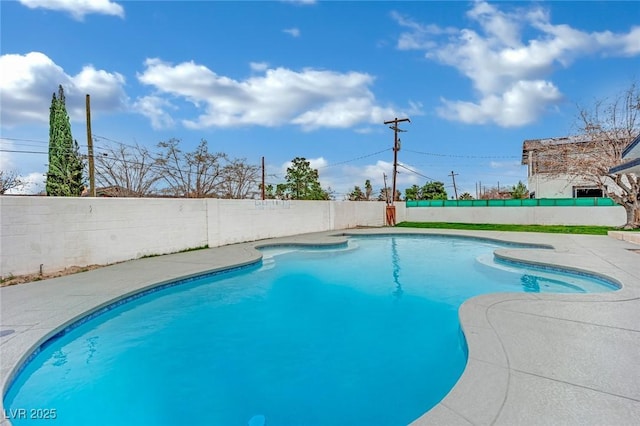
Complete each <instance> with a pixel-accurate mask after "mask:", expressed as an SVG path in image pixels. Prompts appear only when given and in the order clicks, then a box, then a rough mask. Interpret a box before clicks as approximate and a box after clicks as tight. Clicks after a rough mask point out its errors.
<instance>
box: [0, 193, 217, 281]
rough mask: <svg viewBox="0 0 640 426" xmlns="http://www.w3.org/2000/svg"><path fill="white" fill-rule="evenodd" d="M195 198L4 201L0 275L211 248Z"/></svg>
mask: <svg viewBox="0 0 640 426" xmlns="http://www.w3.org/2000/svg"><path fill="white" fill-rule="evenodd" d="M206 226H207V222H206V203H205V202H204V200H197V199H180V200H169V199H145V200H140V199H133V198H121V199H114V198H66V197H10V196H2V197H0V227H1V236H0V267H1V269H0V275H1V276H3V277H4V276H7V275H10V274H14V275H18V274H27V273H35V272H38V271H39V268H40V265H41V264H42V265H43V271H44V272H52V271H57V270H61V269H64V268H66V267H69V266H86V265H91V264H106V263H112V262H117V261H122V260H128V259H134V258H138V257H141V256H144V255H152V254H164V253H171V252H176V251H180V250H184V249H188V248H193V247H201V246H204V245H206V244H207V233H206V232H205V231H204V230H206Z"/></svg>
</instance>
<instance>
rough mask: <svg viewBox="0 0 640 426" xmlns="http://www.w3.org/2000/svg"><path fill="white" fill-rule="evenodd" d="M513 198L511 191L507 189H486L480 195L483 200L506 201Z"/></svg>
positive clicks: (493, 187)
mask: <svg viewBox="0 0 640 426" xmlns="http://www.w3.org/2000/svg"><path fill="white" fill-rule="evenodd" d="M509 198H512V197H511V190H510V189H509V188H507V187H501V188H498V187H496V186H492V187H491V188H488V189H487V188H485V189H484V190H483V191H482V194H480V199H481V200H505V199H509Z"/></svg>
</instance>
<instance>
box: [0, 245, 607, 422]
mask: <svg viewBox="0 0 640 426" xmlns="http://www.w3.org/2000/svg"><path fill="white" fill-rule="evenodd" d="M501 247H502V246H501V245H499V244H494V243H488V242H483V241H480V240H473V239H463V238H444V237H410V236H404V237H376V238H373V237H367V238H352V239H351V240H350V242H349V245H348V246H345V247H341V248H339V249H334V250H326V249H315V250H310V249H306V250H304V249H302V250H293V249H289V248H273V249H266V250H264V253H265V259H264V261H263V263H262V264H260V265H258V266H255V267H251V268H246V269H243V270H239V271H234V272H229V273H225V274H220V275H217V276H213V277H208V278H202V279H196V280H193V281H190V282H188V283H185V284H181V285H178V286H174V287H170V288H165V289H163V290H160V291H157V292H154V293H152V294H149V295H147V296H144V297H141V298H138V299H136V300H133V301H131V302H130V303H126V304H122V305H120V306H118V307H115V308H114V309H112V310H110V311H108V312H107V313H105V314H103V315H100V316H98V317H95V318H93V319H91V320H89V321H86V322H84V323H83V324H82V325H79V326H78V327H75V328H72V329H71V330H70V331H69V332H68V333H66V334H64V335H63V336H61V337H60V338H58V339H55V340H54V341H51V342H50V343H49V344H48V345H46V346H45V347H44V348H43V349H42V350H41V352H40V353H38V354H37V355H36V356H35V357H34V358H33V360H32V361H31V362H30V363H29V364H27V365H26V366H25V368H24V370H23V371H22V373H21V374H20V375H19V376H18V377H17V379H16V381H15V382H14V383H13V385H12V386H11V388H10V389H9V392H8V393H7V395H6V396H5V399H4V404H5V411H6V412H8V413H9V412H10V410H18V409H22V408H24V409H27V410H30V409H43V410H55V416H56V420H55V424H56V425H90V424H108V425H132V424H135V425H165V424H166V425H176V424H181V425H248V424H250V425H252V426H256V425H262V424H265V425H268V426H275V425H354V424H359V425H360V424H361V425H364V424H366V425H402V424H407V423H409V422H411V421H412V420H414V419H415V418H417V417H419V416H420V415H421V414H422V413H424V412H425V411H427V410H429V409H430V408H431V407H433V406H434V405H435V404H437V403H438V402H439V401H440V400H441V399H442V398H443V397H444V396H445V395H446V394H447V392H448V391H449V390H450V389H451V388H452V386H453V385H454V384H455V383H456V381H457V380H458V378H459V377H460V375H461V374H462V371H463V369H464V367H465V363H466V350H465V342H464V337H463V336H462V333H461V332H460V326H459V323H458V317H457V311H458V308H459V306H460V305H461V303H462V302H464V301H465V300H466V299H468V298H470V297H472V296H475V295H478V294H482V293H490V292H499V291H516V292H522V291H527V292H529V291H533V292H538V291H544V292H592V291H610V290H614V289H615V288H616V287H615V286H613V285H611V284H608V283H606V282H604V281H599V280H596V279H593V278H589V277H586V276H581V275H572V274H565V273H561V272H558V271H550V270H542V269H523V268H520V267H518V266H514V265H511V264H501V263H495V262H494V261H493V255H492V253H493V251H494V250H495V249H497V248H501ZM16 412H17V411H13V413H16ZM27 414H29V411H27ZM12 421H13V423H14V424H16V425H20V424H23V423H29V422H31V420H29V419H27V420H26V421H23V419H20V418H14V419H13V420H12Z"/></svg>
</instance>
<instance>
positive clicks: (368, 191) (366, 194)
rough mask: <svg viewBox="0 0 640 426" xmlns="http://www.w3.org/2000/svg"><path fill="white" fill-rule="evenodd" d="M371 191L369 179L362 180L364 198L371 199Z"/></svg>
mask: <svg viewBox="0 0 640 426" xmlns="http://www.w3.org/2000/svg"><path fill="white" fill-rule="evenodd" d="M372 192H373V187H372V186H371V181H370V180H369V179H367V180H365V181H364V198H365V200H367V201H369V200H371V193H372Z"/></svg>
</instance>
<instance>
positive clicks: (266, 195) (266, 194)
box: [258, 184, 276, 200]
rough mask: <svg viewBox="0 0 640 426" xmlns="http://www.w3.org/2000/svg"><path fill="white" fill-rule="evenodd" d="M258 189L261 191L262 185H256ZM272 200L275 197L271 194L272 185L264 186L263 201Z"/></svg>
mask: <svg viewBox="0 0 640 426" xmlns="http://www.w3.org/2000/svg"><path fill="white" fill-rule="evenodd" d="M258 189H260V190H262V184H260V185H258ZM274 198H276V196H275V194H274V193H273V185H271V184H268V185H265V187H264V199H265V200H273V199H274Z"/></svg>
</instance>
